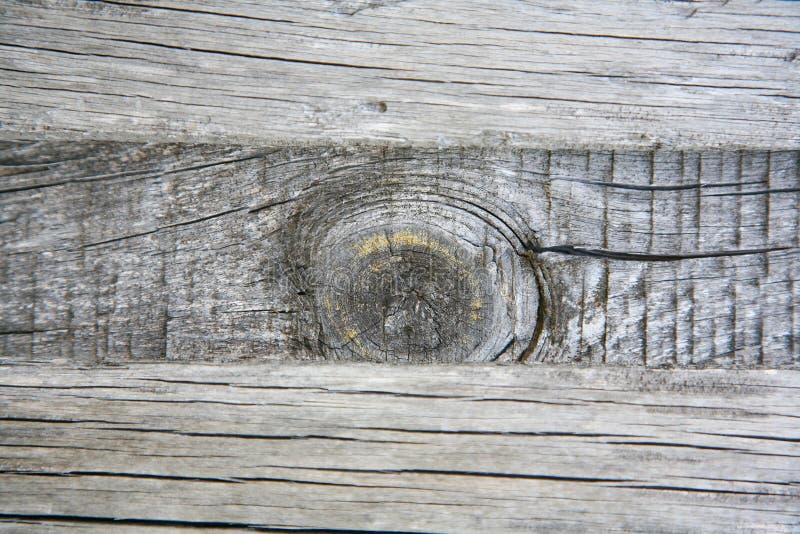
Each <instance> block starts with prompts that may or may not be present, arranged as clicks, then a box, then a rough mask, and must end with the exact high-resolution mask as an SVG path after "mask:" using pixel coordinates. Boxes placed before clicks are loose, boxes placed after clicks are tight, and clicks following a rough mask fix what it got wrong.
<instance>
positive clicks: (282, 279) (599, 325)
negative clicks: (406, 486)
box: [0, 142, 800, 367]
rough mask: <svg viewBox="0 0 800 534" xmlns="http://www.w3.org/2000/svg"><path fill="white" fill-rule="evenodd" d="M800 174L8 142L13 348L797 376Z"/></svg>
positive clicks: (785, 168) (718, 160)
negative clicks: (731, 369) (752, 369)
mask: <svg viewBox="0 0 800 534" xmlns="http://www.w3.org/2000/svg"><path fill="white" fill-rule="evenodd" d="M799 158H800V154H799V153H798V152H797V151H772V152H758V151H723V152H714V151H711V152H708V151H707V152H678V151H633V152H631V151H609V152H604V151H593V152H586V151H544V150H528V149H482V150H478V149H458V150H455V149H421V148H414V149H412V148H392V149H390V148H386V147H374V148H368V147H363V148H353V147H350V148H347V147H317V148H270V149H265V148H258V147H237V146H220V145H164V144H149V145H144V144H126V143H102V142H101V143H97V142H84V143H71V142H64V143H7V144H5V145H4V146H3V151H2V152H0V162H2V164H3V167H0V172H2V173H3V174H4V175H5V176H4V178H3V186H2V191H0V219H2V224H0V240H2V241H1V242H0V250H1V251H2V254H0V262H2V263H1V264H0V267H2V271H0V272H2V285H1V286H0V291H2V295H1V296H0V309H2V313H1V314H0V325H1V326H0V327H1V328H2V331H1V332H0V334H2V335H0V355H2V357H3V358H4V359H6V360H16V361H23V360H31V359H33V360H45V361H53V360H59V359H61V360H63V359H67V360H79V361H83V362H86V363H98V362H113V361H126V360H136V359H140V360H141V359H144V360H153V359H163V358H166V359H171V360H186V359H193V358H210V359H218V360H235V359H241V358H261V359H264V358H266V359H287V358H289V359H292V358H322V357H324V358H328V359H359V360H373V361H417V362H419V361H439V362H444V361H488V360H498V361H513V360H526V361H529V362H533V361H550V362H581V363H585V364H622V365H632V364H633V365H647V366H764V367H780V366H787V365H794V364H796V362H797V357H798V355H800V348H799V347H800V345H798V342H799V341H800V317H798V314H799V313H800V310H798V307H797V305H796V303H797V302H800V285H798V284H797V283H796V281H797V280H798V269H799V268H800V260H799V259H798V248H797V247H798V233H799V232H798V230H799V229H800V223H798V217H800V209H799V208H798V202H799V201H800V175H798V168H799V167H798V160H799Z"/></svg>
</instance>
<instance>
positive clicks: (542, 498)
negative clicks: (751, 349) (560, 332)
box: [0, 364, 800, 533]
mask: <svg viewBox="0 0 800 534" xmlns="http://www.w3.org/2000/svg"><path fill="white" fill-rule="evenodd" d="M0 378H1V379H2V380H1V382H2V385H0V394H1V395H2V398H3V404H2V405H0V416H2V419H1V420H2V426H1V427H0V458H2V460H1V461H0V465H2V473H0V494H2V498H0V520H3V521H6V522H8V523H6V524H5V526H6V527H7V528H8V530H10V531H12V532H13V531H14V528H13V527H14V526H19V527H20V528H21V529H29V530H36V531H47V530H50V529H53V530H81V531H82V530H85V529H88V528H89V527H93V526H95V527H98V528H99V529H100V530H103V529H109V528H112V527H113V528H114V531H115V532H116V531H120V530H121V531H124V529H125V528H132V527H145V526H153V527H155V526H161V527H165V526H173V527H177V526H187V527H191V526H196V527H207V528H210V527H217V528H231V529H235V528H237V527H238V528H241V529H245V528H247V527H250V526H256V527H261V528H264V529H274V530H278V531H280V530H281V529H286V530H289V529H301V531H302V529H314V528H319V529H322V528H325V529H333V530H334V531H335V530H336V529H340V530H342V531H346V530H349V529H354V530H359V531H362V530H363V531H372V530H376V531H377V530H381V531H383V530H391V531H403V532H486V531H487V530H491V531H493V532H500V531H515V532H520V531H526V530H532V531H537V532H539V531H548V530H559V531H570V532H582V531H587V532H599V531H608V530H610V529H618V530H625V531H636V532H725V533H729V532H796V531H797V528H798V526H800V513H799V512H800V507H798V503H800V489H799V488H798V483H797V481H798V480H800V478H799V477H800V462H798V457H799V456H800V445H799V442H800V434H798V425H797V420H798V419H797V417H798V416H797V406H798V405H800V373H799V372H797V371H788V370H786V371H781V372H775V371H736V370H727V371H723V370H706V371H683V370H675V371H655V370H649V371H645V370H636V369H572V370H569V369H563V368H554V367H548V366H537V367H533V368H531V367H522V366H450V367H447V366H399V367H398V366H385V365H366V364H362V365H352V364H349V365H348V364H337V365H325V364H323V365H299V366H298V365H286V364H284V365H247V366H241V365H238V366H206V365H202V364H193V365H179V364H152V365H142V364H139V365H134V366H130V367H126V368H111V369H95V370H86V369H65V368H60V367H53V366H47V367H44V366H33V367H31V366H10V367H6V368H4V369H3V370H2V371H1V372H0ZM0 528H3V523H0Z"/></svg>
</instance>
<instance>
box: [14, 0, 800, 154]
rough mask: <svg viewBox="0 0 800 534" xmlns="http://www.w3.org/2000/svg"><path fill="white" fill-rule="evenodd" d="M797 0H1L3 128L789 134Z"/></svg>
mask: <svg viewBox="0 0 800 534" xmlns="http://www.w3.org/2000/svg"><path fill="white" fill-rule="evenodd" d="M799 24H800V4H798V3H796V2H780V1H764V2H757V3H756V2H746V1H731V2H719V1H717V0H714V1H700V2H636V1H633V0H624V1H623V0H616V1H609V2H594V1H591V0H578V1H574V2H569V3H566V4H565V3H563V2H559V3H553V2H537V3H533V2H518V1H511V0H500V1H497V2H493V3H492V6H491V9H489V8H487V6H486V4H485V3H483V2H474V1H470V0H457V1H453V0H437V1H431V2H410V1H408V2H405V1H383V0H381V1H374V0H370V1H366V0H364V1H358V0H352V1H321V0H318V1H312V2H303V3H302V5H301V4H295V3H291V2H289V3H285V2H274V1H269V2H246V1H243V0H225V1H221V0H203V1H196V2H179V1H170V0H152V1H150V2H138V1H136V0H131V1H127V2H116V1H102V2H77V3H76V2H71V1H50V0H46V1H40V2H29V1H24V2H22V1H10V2H3V5H2V6H0V55H1V56H2V57H1V58H0V70H1V71H2V78H3V80H2V82H0V85H2V91H0V93H2V96H0V138H2V139H31V138H43V137H47V138H51V139H53V138H69V139H85V138H87V137H88V138H94V139H105V140H140V141H141V140H146V141H149V140H153V139H156V140H163V141H168V140H184V141H202V142H209V141H211V142H237V143H254V144H275V143H290V144H297V143H321V144H326V143H330V142H337V143H338V142H343V141H366V142H389V143H399V144H405V143H410V144H414V145H417V146H419V145H482V146H492V145H498V144H509V143H510V144H513V145H516V146H526V147H543V148H552V147H562V148H563V147H566V146H572V147H587V146H591V147H595V148H596V147H613V148H623V147H628V148H631V147H647V148H652V147H657V146H661V145H663V146H669V147H672V148H691V149H700V148H710V147H719V146H726V147H732V148H751V149H757V148H761V149H786V148H797V147H798V143H800V106H798V105H797V99H798V97H800V85H799V84H798V79H800V61H798V47H799V46H800V45H799V44H798V25H799Z"/></svg>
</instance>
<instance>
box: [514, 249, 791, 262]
mask: <svg viewBox="0 0 800 534" xmlns="http://www.w3.org/2000/svg"><path fill="white" fill-rule="evenodd" d="M527 248H528V250H527V251H526V252H527V253H528V254H544V253H547V252H554V253H558V254H566V255H568V256H586V257H591V258H606V259H610V260H622V261H682V260H692V259H699V258H723V257H726V256H748V255H752V254H766V253H769V252H780V251H786V250H792V248H793V247H770V248H753V249H741V250H715V251H710V252H695V253H689V254H644V253H639V252H627V251H617V250H605V249H600V248H584V247H576V246H573V245H555V246H552V247H539V246H536V245H528V247H527Z"/></svg>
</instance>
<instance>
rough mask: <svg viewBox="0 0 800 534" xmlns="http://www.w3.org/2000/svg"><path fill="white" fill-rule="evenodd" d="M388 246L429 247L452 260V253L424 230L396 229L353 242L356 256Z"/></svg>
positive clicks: (360, 256)
mask: <svg viewBox="0 0 800 534" xmlns="http://www.w3.org/2000/svg"><path fill="white" fill-rule="evenodd" d="M390 246H416V247H421V248H426V249H429V250H430V251H431V252H436V253H438V254H441V255H442V256H444V257H446V258H448V259H450V260H454V259H455V258H454V256H453V253H452V252H451V251H450V249H448V248H447V247H446V246H444V245H442V244H441V243H440V242H439V241H437V240H436V239H431V237H430V236H429V235H428V234H427V233H425V232H415V231H413V230H397V231H396V232H393V233H391V234H375V235H372V236H370V237H367V238H366V239H364V240H362V241H360V242H359V243H355V244H354V245H353V248H355V250H356V253H355V256H356V258H362V257H364V256H367V255H369V254H372V253H374V252H378V251H384V250H387V249H389V247H390Z"/></svg>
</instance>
